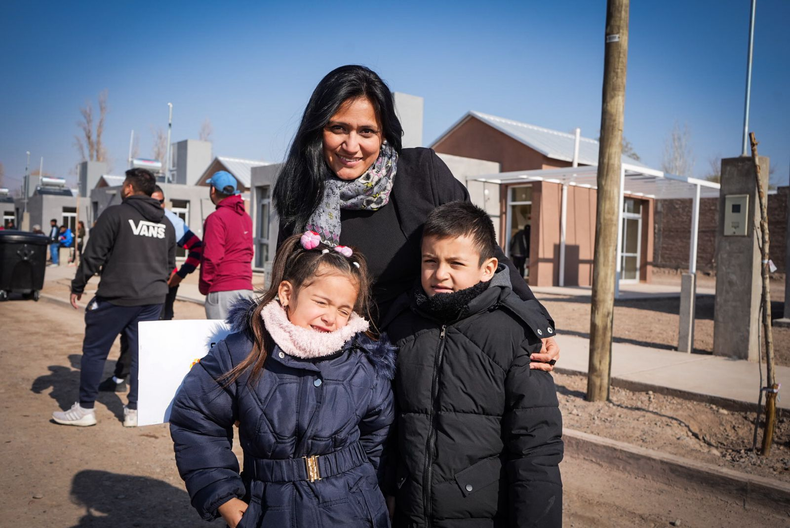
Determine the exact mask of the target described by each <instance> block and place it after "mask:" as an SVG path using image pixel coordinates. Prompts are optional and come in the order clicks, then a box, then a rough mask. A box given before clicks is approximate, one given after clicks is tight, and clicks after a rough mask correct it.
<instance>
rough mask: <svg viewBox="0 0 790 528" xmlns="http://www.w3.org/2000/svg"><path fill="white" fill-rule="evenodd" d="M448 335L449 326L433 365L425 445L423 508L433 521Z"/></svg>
mask: <svg viewBox="0 0 790 528" xmlns="http://www.w3.org/2000/svg"><path fill="white" fill-rule="evenodd" d="M446 334H447V325H442V331H441V333H440V334H439V350H438V351H437V352H436V361H435V362H434V365H433V382H432V385H431V401H432V402H433V407H432V409H431V428H430V429H429V431H428V440H427V441H426V443H425V470H424V472H423V474H424V477H423V502H424V505H423V507H424V508H425V519H426V520H428V521H430V519H431V513H432V512H431V475H432V472H433V452H434V446H433V442H434V440H435V437H436V434H435V433H436V420H437V419H438V418H437V416H438V413H439V401H438V400H439V399H438V397H437V396H438V391H439V372H440V370H441V367H442V359H443V358H444V344H445V335H446Z"/></svg>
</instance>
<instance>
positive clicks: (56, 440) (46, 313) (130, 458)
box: [0, 300, 790, 528]
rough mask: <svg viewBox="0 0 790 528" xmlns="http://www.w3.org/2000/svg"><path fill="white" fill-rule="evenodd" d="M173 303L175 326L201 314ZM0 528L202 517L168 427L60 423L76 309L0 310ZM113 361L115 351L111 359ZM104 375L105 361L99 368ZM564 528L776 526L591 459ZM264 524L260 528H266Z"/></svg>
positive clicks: (74, 378)
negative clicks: (55, 418)
mask: <svg viewBox="0 0 790 528" xmlns="http://www.w3.org/2000/svg"><path fill="white" fill-rule="evenodd" d="M202 314H203V310H202V307H200V306H196V305H190V304H187V303H177V305H176V316H177V318H202ZM0 321H2V330H0V336H1V337H0V343H1V344H0V377H1V379H2V383H1V384H0V393H1V394H2V402H3V404H2V406H0V422H1V423H2V424H3V425H4V427H3V428H2V430H1V431H0V444H1V445H2V449H0V465H1V466H2V475H3V478H2V479H0V512H2V513H1V514H0V526H8V527H17V526H36V527H39V526H42V527H76V526H80V527H81V526H91V527H114V528H128V527H149V526H150V527H159V526H167V527H187V526H197V527H199V526H222V525H223V523H221V522H219V521H217V522H215V523H212V524H209V523H205V522H203V521H201V520H200V519H199V518H198V516H197V514H196V513H195V511H194V510H193V509H192V508H191V506H190V504H189V498H188V496H187V494H186V492H185V490H184V487H183V484H182V482H181V479H180V478H179V476H178V473H177V471H176V467H175V463H174V458H173V448H172V443H171V441H170V435H169V432H168V428H167V426H165V425H163V426H150V427H142V428H137V429H125V428H124V427H122V425H121V419H122V408H123V404H124V403H125V396H124V395H120V397H119V396H117V395H115V394H108V393H102V394H101V395H100V397H99V401H98V404H97V410H96V413H97V418H98V421H99V423H98V424H97V425H96V426H94V427H89V428H77V427H65V426H59V425H56V424H54V423H52V422H50V415H51V413H52V411H54V410H57V409H58V408H67V407H69V406H70V405H71V404H72V403H73V402H74V401H75V399H76V396H77V389H78V384H79V358H80V349H81V342H82V334H83V322H82V312H79V311H75V310H73V309H71V308H69V307H66V306H65V305H62V304H55V303H52V302H47V301H43V300H42V301H41V302H39V303H34V302H32V301H10V302H7V303H2V304H0ZM110 357H111V358H115V357H117V348H116V349H115V350H114V351H113V352H112V353H111V356H110ZM110 371H111V362H108V365H107V368H106V372H107V373H108V374H109V373H110ZM562 469H563V480H564V482H565V490H566V496H565V525H566V526H575V527H582V526H594V527H595V526H601V527H604V526H606V527H610V526H623V527H626V526H628V527H631V526H669V523H670V522H671V521H675V520H678V519H679V520H681V521H682V526H684V527H685V526H749V525H752V526H754V525H757V524H758V521H767V522H770V523H772V524H774V525H782V523H787V522H788V520H790V517H788V516H787V513H786V512H777V513H776V514H775V515H774V514H771V513H767V512H763V511H746V510H744V509H743V508H742V507H741V506H740V505H738V504H732V503H729V502H726V501H723V500H722V499H720V498H716V497H703V496H700V495H698V494H697V493H696V492H694V491H693V490H682V489H670V488H668V487H667V486H663V485H660V484H657V483H654V482H651V481H649V480H646V479H644V478H638V477H636V476H633V475H625V474H622V473H617V472H613V471H611V470H608V469H606V468H602V467H599V466H598V465H596V464H595V463H592V462H588V461H583V460H577V459H572V458H568V459H566V461H565V462H563V465H562ZM267 528H268V527H267Z"/></svg>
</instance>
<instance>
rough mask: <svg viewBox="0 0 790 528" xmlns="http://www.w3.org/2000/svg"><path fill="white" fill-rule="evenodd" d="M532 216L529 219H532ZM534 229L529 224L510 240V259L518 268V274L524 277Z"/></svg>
mask: <svg viewBox="0 0 790 528" xmlns="http://www.w3.org/2000/svg"><path fill="white" fill-rule="evenodd" d="M531 218H532V216H531V215H530V216H529V217H528V219H531ZM531 230H532V227H530V225H529V224H526V225H524V227H523V228H521V229H519V230H518V232H516V234H515V235H513V238H512V239H511V240H510V258H512V259H513V264H514V265H515V266H516V267H517V268H518V272H519V273H520V274H521V276H522V277H524V272H525V271H526V265H527V263H528V262H529V242H530V232H531Z"/></svg>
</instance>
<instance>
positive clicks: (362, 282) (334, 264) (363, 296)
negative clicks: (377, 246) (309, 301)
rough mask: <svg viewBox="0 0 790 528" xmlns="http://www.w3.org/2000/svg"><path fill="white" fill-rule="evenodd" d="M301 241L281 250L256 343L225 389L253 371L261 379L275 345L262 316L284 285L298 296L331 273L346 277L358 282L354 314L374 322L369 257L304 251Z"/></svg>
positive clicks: (253, 318) (254, 320)
mask: <svg viewBox="0 0 790 528" xmlns="http://www.w3.org/2000/svg"><path fill="white" fill-rule="evenodd" d="M301 237H302V235H301V234H298V235H293V236H291V237H289V238H287V239H286V240H285V242H283V244H282V246H280V249H278V250H277V256H276V257H275V258H274V264H273V265H272V276H271V284H270V286H269V289H268V290H266V291H265V292H264V294H263V297H261V298H260V300H258V304H257V306H255V308H254V309H253V311H252V314H251V315H250V329H251V331H252V335H253V341H254V344H253V347H252V351H251V352H250V354H249V355H248V356H247V357H246V358H245V359H244V361H242V362H241V363H239V364H238V365H236V366H235V367H234V368H233V369H232V370H231V371H229V372H228V373H227V374H225V376H223V382H224V385H225V386H227V385H229V384H231V383H233V382H234V381H236V380H237V379H238V378H239V377H240V376H241V375H242V374H243V373H244V371H246V370H247V369H249V368H252V373H251V375H250V380H251V381H254V380H256V379H258V377H259V376H260V375H261V372H262V370H263V364H264V362H265V361H266V356H267V355H268V354H269V352H271V351H272V350H273V349H274V345H275V343H274V341H273V340H272V338H271V336H270V335H269V333H268V332H267V331H266V327H265V326H264V325H263V318H262V317H261V312H262V311H263V307H264V306H266V305H267V304H269V303H270V302H272V301H274V298H275V297H276V296H277V290H278V288H279V287H280V283H281V282H282V281H288V282H290V283H291V286H292V287H293V289H294V292H295V293H296V294H297V295H298V293H299V290H301V289H302V288H304V287H305V286H309V285H310V284H312V283H313V281H314V280H315V279H317V278H318V277H321V276H323V275H328V274H331V273H338V274H341V275H346V276H348V277H349V278H351V279H352V280H354V281H355V282H356V283H357V286H358V287H359V294H358V295H357V302H356V304H355V305H354V311H355V312H356V313H357V314H359V315H360V316H362V317H364V318H366V319H368V320H370V303H371V300H370V284H371V281H370V277H369V276H368V265H367V262H366V261H365V257H364V256H362V254H361V253H358V252H356V251H354V253H353V254H352V255H351V256H350V257H346V256H345V255H343V254H341V253H339V252H337V251H335V250H334V249H332V248H331V247H329V246H327V245H324V244H319V245H318V247H316V248H315V249H309V250H308V249H304V248H303V247H302V244H301ZM275 302H276V301H275Z"/></svg>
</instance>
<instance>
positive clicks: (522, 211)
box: [505, 185, 532, 278]
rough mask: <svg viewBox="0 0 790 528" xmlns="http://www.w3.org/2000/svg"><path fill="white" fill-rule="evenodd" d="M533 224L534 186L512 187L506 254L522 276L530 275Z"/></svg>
mask: <svg viewBox="0 0 790 528" xmlns="http://www.w3.org/2000/svg"><path fill="white" fill-rule="evenodd" d="M531 225H532V186H531V185H525V186H519V187H510V188H509V189H508V194H507V229H506V233H505V234H506V237H507V239H506V240H505V254H506V255H507V256H508V257H509V258H510V260H512V261H513V264H514V265H515V266H516V268H518V270H519V272H520V273H521V275H522V277H524V278H527V277H529V250H530V240H531V236H530V235H531Z"/></svg>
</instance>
